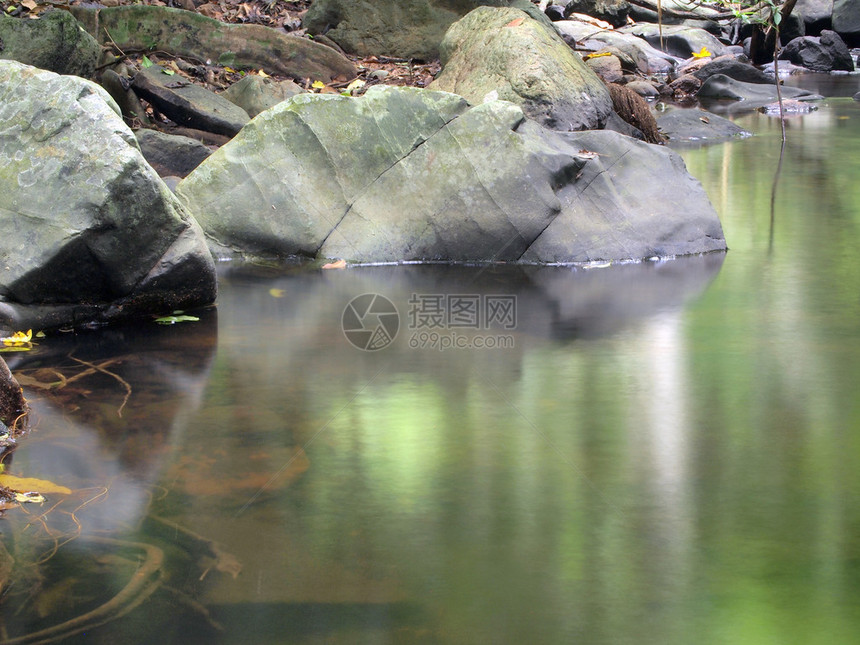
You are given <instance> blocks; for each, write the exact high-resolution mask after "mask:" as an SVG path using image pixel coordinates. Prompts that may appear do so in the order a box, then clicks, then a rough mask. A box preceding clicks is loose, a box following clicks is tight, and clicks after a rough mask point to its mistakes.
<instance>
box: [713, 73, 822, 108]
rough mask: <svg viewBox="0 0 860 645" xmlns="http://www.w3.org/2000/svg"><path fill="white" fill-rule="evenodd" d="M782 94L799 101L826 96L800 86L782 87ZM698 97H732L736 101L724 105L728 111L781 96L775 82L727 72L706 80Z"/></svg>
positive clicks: (755, 106) (760, 105)
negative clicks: (731, 75) (739, 78)
mask: <svg viewBox="0 0 860 645" xmlns="http://www.w3.org/2000/svg"><path fill="white" fill-rule="evenodd" d="M781 94H782V97H783V98H786V99H795V100H798V101H818V100H821V99H823V98H824V97H823V96H821V95H820V94H815V93H814V92H810V91H809V90H804V89H802V88H799V87H787V86H786V87H781ZM698 97H699V99H700V100H702V99H705V100H706V101H705V102H707V99H715V100H723V99H730V100H732V101H734V103H733V104H728V105H724V106H723V107H724V108H726V111H731V112H735V111H742V110H756V109H758V108H760V107H762V106H763V105H767V104H768V103H773V102H774V101H776V100H778V98H779V97H778V95H777V88H776V85H775V84H773V85H766V84H763V83H743V82H741V81H736V80H734V79H733V78H729V77H728V76H726V75H725V74H715V75H713V76H711V77H710V78H709V79H708V80H706V81H705V82H704V83H703V84H702V87H701V89H700V90H699V94H698ZM705 107H706V108H708V109H711V110H713V109H714V108H713V107H712V106H710V105H705Z"/></svg>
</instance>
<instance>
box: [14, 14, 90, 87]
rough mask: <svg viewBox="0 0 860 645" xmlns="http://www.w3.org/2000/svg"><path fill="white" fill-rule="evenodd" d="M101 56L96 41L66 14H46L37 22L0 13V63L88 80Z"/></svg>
mask: <svg viewBox="0 0 860 645" xmlns="http://www.w3.org/2000/svg"><path fill="white" fill-rule="evenodd" d="M100 53H101V48H100V47H99V44H98V43H97V42H96V40H95V38H93V37H92V36H90V35H89V34H88V33H87V32H86V31H84V30H83V29H82V28H81V26H80V25H79V24H78V21H77V20H75V19H74V18H73V17H72V16H71V15H70V14H69V13H68V12H66V11H49V12H47V13H46V14H45V15H44V16H43V17H42V18H39V19H37V20H24V19H21V18H10V17H9V16H7V15H5V14H4V13H2V12H0V59H5V60H16V61H18V62H19V63H25V64H27V65H32V66H34V67H40V68H41V69H47V70H50V71H52V72H56V73H57V74H73V75H75V76H83V77H84V78H89V77H90V76H92V74H93V72H94V71H95V69H96V65H97V64H98V59H99V54H100Z"/></svg>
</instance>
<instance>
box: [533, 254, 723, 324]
mask: <svg viewBox="0 0 860 645" xmlns="http://www.w3.org/2000/svg"><path fill="white" fill-rule="evenodd" d="M724 258H725V255H724V254H722V253H710V254H708V255H703V256H696V257H685V258H677V259H675V260H671V261H668V262H643V263H640V264H621V265H615V266H610V267H607V268H603V269H592V270H579V271H577V274H576V276H564V275H560V274H559V273H557V272H549V271H545V270H543V269H536V270H535V272H534V274H533V275H532V279H533V280H534V282H535V284H536V285H538V286H540V287H541V288H542V289H543V291H544V293H545V295H546V296H547V299H548V300H549V301H551V302H553V303H554V305H555V306H554V307H553V309H554V316H553V318H552V323H551V326H550V335H551V336H552V337H553V338H599V337H602V336H608V335H611V334H614V333H617V332H619V331H621V330H622V329H624V328H625V327H627V326H629V325H632V324H635V323H636V322H637V321H639V320H642V319H645V318H648V317H650V316H653V315H655V314H657V313H659V312H663V311H665V310H666V309H671V308H676V307H680V306H681V305H683V304H684V303H686V302H688V301H689V300H690V299H692V298H695V297H696V296H699V295H701V294H702V293H703V292H704V290H705V289H706V288H707V286H708V285H709V284H710V283H711V281H712V280H713V279H714V278H715V277H716V276H717V273H719V270H720V267H721V266H722V264H723V260H724Z"/></svg>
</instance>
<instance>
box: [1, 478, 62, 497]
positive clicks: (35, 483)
mask: <svg viewBox="0 0 860 645" xmlns="http://www.w3.org/2000/svg"><path fill="white" fill-rule="evenodd" d="M0 486H5V487H6V488H11V489H12V490H14V491H26V492H36V493H57V494H60V495H69V494H70V493H71V492H72V491H71V489H69V488H66V487H65V486H60V485H59V484H55V483H54V482H49V481H47V480H45V479H35V478H33V477H15V475H6V474H5V473H4V474H2V475H0Z"/></svg>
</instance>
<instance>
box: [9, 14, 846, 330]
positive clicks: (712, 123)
mask: <svg viewBox="0 0 860 645" xmlns="http://www.w3.org/2000/svg"><path fill="white" fill-rule="evenodd" d="M539 5H540V7H539ZM643 6H645V7H646V8H645V9H643V8H642V7H643ZM649 6H650V5H649V4H648V0H642V1H640V2H637V3H636V4H629V3H628V2H627V1H626V0H552V1H551V2H543V3H538V2H529V1H527V0H406V1H403V0H397V1H395V0H384V1H381V2H370V1H369V0H368V1H364V0H360V1H354V2H347V1H346V0H315V1H314V2H313V4H312V5H311V7H310V9H309V10H308V11H307V13H306V14H305V15H304V24H303V26H304V28H305V29H306V30H307V31H308V32H309V33H310V34H314V38H313V39H311V38H301V37H299V36H296V35H291V34H285V33H283V32H279V31H277V30H275V29H271V28H268V27H262V26H260V25H238V24H226V23H223V22H220V21H218V20H214V19H211V18H207V17H205V16H202V15H198V14H196V13H194V12H189V11H182V10H179V9H171V8H166V7H155V6H149V5H147V4H142V5H137V4H136V5H132V6H117V7H111V8H90V7H84V6H80V5H76V6H74V7H72V11H71V13H70V12H58V11H55V12H49V13H47V14H45V16H44V17H43V18H41V19H40V20H27V21H25V20H20V19H15V18H11V17H8V16H5V15H4V16H0V42H2V51H0V59H6V61H5V62H3V61H0V124H2V125H0V161H2V163H0V179H2V180H3V182H4V186H6V187H7V188H8V189H7V190H4V191H3V193H2V194H0V245H2V248H0V251H2V254H3V259H4V262H2V263H0V328H4V327H9V326H10V325H13V326H14V325H17V324H18V323H21V322H23V321H24V320H26V319H27V317H28V316H33V315H36V313H34V312H38V313H39V315H41V316H42V317H43V318H46V317H48V318H50V316H53V318H52V320H54V322H56V323H57V324H68V322H69V319H71V320H72V321H85V322H92V321H100V320H113V319H117V318H121V317H123V316H129V315H140V314H142V313H151V312H153V311H156V310H163V309H174V308H179V307H183V308H185V307H190V306H197V305H201V304H206V303H210V302H212V301H213V300H214V297H215V289H216V286H215V278H214V269H213V261H212V257H211V252H212V251H214V252H215V253H216V254H218V253H226V252H234V251H238V252H242V253H251V254H258V255H275V256H278V257H283V256H290V255H299V256H304V257H316V258H334V257H338V258H345V259H348V260H351V261H357V262H399V261H407V260H446V261H505V262H535V263H546V262H549V263H555V262H588V261H592V260H640V259H643V258H648V257H653V256H674V255H683V254H695V253H703V252H709V251H714V250H721V249H724V248H725V240H724V239H723V237H722V231H721V228H720V225H719V220H718V218H717V216H716V213H714V211H713V208H711V206H710V203H709V202H708V200H707V197H706V196H705V195H704V193H703V192H702V190H701V187H700V186H699V185H698V183H697V182H696V181H695V180H694V179H692V178H691V177H690V176H689V174H688V173H687V172H686V169H685V168H684V166H683V163H682V162H681V161H680V158H679V157H677V155H675V154H674V153H673V152H672V151H670V150H668V149H666V148H663V147H658V146H653V145H649V144H647V143H644V142H642V141H637V140H636V139H637V138H638V139H646V140H649V141H652V142H662V141H663V140H664V139H668V141H669V142H670V143H671V142H690V141H700V142H701V141H715V140H724V139H725V138H730V137H735V136H744V135H745V134H746V133H743V132H742V131H738V129H737V128H736V127H734V126H732V125H731V124H729V123H728V122H725V121H724V120H722V119H720V118H719V117H717V116H716V115H714V114H712V113H705V112H702V111H700V110H696V111H690V110H687V111H685V110H680V109H678V110H673V111H670V112H668V113H666V114H665V115H663V116H661V117H660V119H659V120H655V118H654V117H655V114H654V113H653V112H652V110H651V105H652V104H651V103H648V102H647V101H653V100H654V99H656V98H660V97H662V98H663V99H664V100H666V99H668V100H674V101H684V100H700V101H701V102H702V103H703V104H705V105H706V107H710V108H711V109H712V110H713V111H721V110H722V111H734V110H738V109H740V110H748V109H755V108H757V107H760V106H766V105H767V104H770V103H772V102H773V101H774V100H776V85H775V82H774V77H773V75H772V74H771V73H770V72H769V70H767V69H764V70H763V69H761V68H760V67H755V66H753V65H751V64H750V63H749V60H748V59H747V58H745V56H744V54H743V53H742V51H743V48H744V46H746V47H747V49H749V48H750V47H752V48H753V49H754V48H755V47H754V44H751V43H750V41H749V40H747V41H746V42H742V38H744V37H745V36H748V35H749V34H748V33H747V31H745V30H747V29H748V28H747V27H742V26H740V25H732V23H731V19H727V18H726V16H725V15H724V14H721V13H720V12H719V11H716V10H713V9H709V8H705V7H702V8H697V9H692V10H691V9H690V8H689V6H687V5H685V4H684V3H680V2H675V1H673V0H664V2H663V3H662V4H661V9H662V12H663V18H664V19H663V25H662V26H658V25H657V24H654V23H653V22H648V20H651V17H650V14H649V13H648V12H649V11H651V9H648V8H647V7H649ZM541 8H545V9H546V12H545V13H544V12H542V11H541ZM655 8H656V3H655ZM655 15H656V14H655ZM858 15H860V11H857V2H856V0H834V2H832V3H821V2H817V1H816V0H800V2H798V4H797V6H796V8H795V16H794V18H793V20H792V21H791V22H790V23H789V22H786V24H785V26H784V29H783V30H782V34H783V36H784V37H786V38H790V39H791V41H790V42H786V43H784V44H785V47H784V50H783V57H784V59H785V62H784V63H783V64H786V65H788V64H793V65H797V66H802V67H805V68H807V69H812V70H817V71H833V70H846V71H849V70H853V69H854V66H855V62H854V58H856V56H853V55H852V54H851V52H850V50H849V49H848V46H849V45H854V44H856V43H857V39H858V37H860V24H858V22H857V16H858ZM631 17H632V18H633V19H635V20H639V21H640V22H638V23H635V24H630V22H631V20H630V19H631ZM846 43H847V44H846ZM102 48H104V49H110V48H114V49H115V52H117V53H118V52H124V51H136V50H137V51H147V52H151V51H153V50H157V51H159V52H163V53H166V55H169V56H173V57H175V58H174V59H173V60H171V59H170V58H168V59H166V60H163V61H161V62H162V64H160V65H159V64H156V65H151V64H149V61H146V62H147V64H146V65H141V67H138V68H136V67H135V66H134V65H133V64H132V63H131V62H129V61H127V60H121V58H123V56H120V57H114V58H111V57H110V56H109V55H105V54H104V53H103V51H102ZM345 54H350V55H353V56H355V55H364V56H372V57H373V60H378V59H380V58H382V59H385V57H400V58H402V59H407V60H406V61H405V62H404V64H409V65H411V64H412V62H410V60H411V61H415V60H424V61H432V60H433V59H435V58H436V57H437V56H438V57H440V59H441V71H440V72H439V73H438V74H437V75H436V78H435V80H433V82H432V83H430V80H431V78H429V77H428V78H427V80H426V83H429V84H430V87H429V88H427V89H417V88H408V89H404V88H391V87H389V88H382V87H372V86H373V85H375V84H379V83H381V82H383V79H385V77H386V74H387V72H385V71H384V70H377V71H376V72H374V73H373V74H372V75H371V74H369V73H368V71H367V69H366V68H364V67H362V66H357V65H356V62H355V59H354V58H353V59H350V58H349V57H348V56H347V55H345ZM11 61H19V62H11ZM22 63H24V64H22ZM216 68H217V69H220V70H222V73H223V70H224V69H230V70H231V71H232V70H233V69H234V68H235V69H236V70H244V74H245V76H244V78H242V79H241V80H240V81H239V82H236V83H235V84H234V85H233V86H232V87H230V88H229V89H227V90H226V91H224V92H221V93H214V92H212V91H210V90H209V89H205V87H204V85H205V83H206V82H208V80H207V79H210V80H211V77H212V74H213V69H216ZM411 69H412V68H411V67H410V70H411ZM437 69H438V67H437ZM260 70H266V72H267V73H264V74H261V73H259V71H260ZM57 74H66V75H69V76H57ZM410 74H411V71H410ZM270 75H274V76H276V77H275V78H271V77H270ZM78 77H82V78H78ZM357 77H359V80H358V81H355V82H353V81H354V80H355V79H356V78H357ZM83 78H92V79H94V80H97V81H99V82H100V83H101V84H102V85H103V87H104V88H105V89H102V88H101V87H99V86H97V85H95V84H94V83H91V82H89V81H86V80H83ZM392 78H393V77H392ZM389 80H390V79H389ZM607 84H608V85H610V86H611V87H607ZM210 87H212V85H211V83H210ZM320 88H323V91H324V92H330V93H329V94H325V93H321V94H315V93H311V90H312V91H314V92H317V91H320ZM105 90H107V91H105ZM339 92H342V93H344V94H346V96H341V95H340V94H339ZM783 94H784V95H785V96H786V97H787V98H791V99H793V100H795V101H802V102H803V101H810V100H814V99H815V98H817V97H816V96H815V95H812V94H809V93H802V92H799V91H795V90H792V89H790V88H784V89H783ZM640 96H641V97H644V98H639V97H640ZM798 105H801V106H802V103H798ZM120 114H121V115H122V117H124V118H125V121H126V123H123V119H122V118H121V116H120ZM153 115H154V116H155V117H157V118H161V117H167V118H169V119H170V121H172V122H173V124H174V126H173V130H172V132H173V133H174V134H172V135H169V134H165V133H163V132H157V131H155V130H152V129H150V130H146V129H142V130H140V131H139V132H138V136H137V138H135V136H134V134H133V133H132V131H131V130H130V129H129V128H128V126H127V124H130V125H133V126H135V127H139V126H144V127H150V128H151V127H154V125H155V123H154V122H153ZM658 127H659V129H658ZM611 130H615V131H616V132H612V131H611ZM619 132H621V133H624V134H623V135H622V134H618V133H619ZM177 134H179V135H184V136H175V135H177ZM624 135H628V136H624ZM141 151H143V152H141ZM156 171H157V172H156ZM159 175H160V176H159ZM183 177H184V179H183ZM162 178H164V181H163V180H162ZM165 181H166V182H167V183H168V184H170V185H171V186H172V187H173V186H175V189H176V196H174V195H173V193H172V192H171V191H170V190H169V189H168V188H167V187H166V183H165ZM667 186H672V189H673V190H672V194H673V200H672V201H668V202H667V200H666V199H665V197H664V195H665V194H666V190H665V187H667ZM678 187H682V189H680V190H679V189H678ZM201 225H202V228H201ZM49 310H50V313H47V312H48V311H49Z"/></svg>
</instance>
